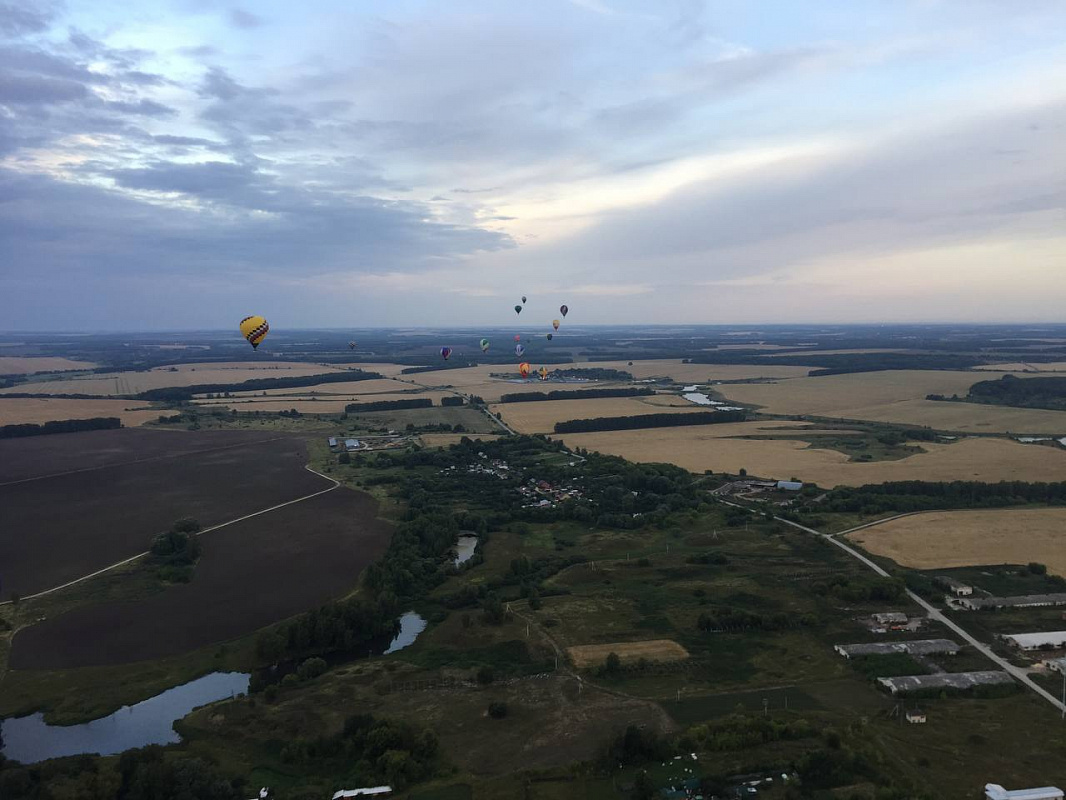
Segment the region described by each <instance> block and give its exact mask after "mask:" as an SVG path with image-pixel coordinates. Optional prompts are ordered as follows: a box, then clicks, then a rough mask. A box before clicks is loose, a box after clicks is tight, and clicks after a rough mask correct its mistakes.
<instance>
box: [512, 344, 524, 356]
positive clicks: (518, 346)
mask: <svg viewBox="0 0 1066 800" xmlns="http://www.w3.org/2000/svg"><path fill="white" fill-rule="evenodd" d="M524 352H526V348H525V346H524V345H521V344H516V345H515V346H514V354H515V355H516V356H521V355H522V353H524Z"/></svg>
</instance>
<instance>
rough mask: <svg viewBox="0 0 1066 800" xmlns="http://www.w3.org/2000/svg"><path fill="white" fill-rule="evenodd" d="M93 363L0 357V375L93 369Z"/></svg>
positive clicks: (63, 359)
mask: <svg viewBox="0 0 1066 800" xmlns="http://www.w3.org/2000/svg"><path fill="white" fill-rule="evenodd" d="M95 366H96V364H93V363H92V362H91V361H71V360H70V359H69V358H56V357H53V356H41V357H34V356H0V375H28V374H29V373H31V372H52V371H55V370H68V369H69V370H75V369H92V368H93V367H95Z"/></svg>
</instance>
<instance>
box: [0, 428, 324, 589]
mask: <svg viewBox="0 0 1066 800" xmlns="http://www.w3.org/2000/svg"><path fill="white" fill-rule="evenodd" d="M277 438H279V439H281V438H285V437H280V436H279V437H277ZM267 441H275V440H273V439H269V440H267ZM236 446H241V445H236ZM218 449H220V450H224V449H226V448H218ZM160 458H169V456H160ZM145 460H146V461H153V460H155V459H145ZM129 463H137V462H129ZM94 469H103V467H95V468H94ZM304 469H306V470H307V471H308V472H313V473H314V474H315V475H318V476H319V477H320V478H325V479H326V480H327V481H329V482H330V483H332V484H333V485H332V486H330V487H329V488H327V489H323V490H322V491H320V492H314V493H312V494H306V495H304V496H303V497H297V498H296V499H295V500H288V501H286V502H284V503H278V504H277V505H275V506H271V507H270V508H264V509H261V510H259V511H253V512H252V513H251V514H245V515H244V516H243V517H237V518H236V519H231V520H227V521H226V522H220V523H219V524H218V525H212V526H211V527H210V528H204V529H203V530H202V531H200V532H199V533H197V534H196V535H197V536H203V535H204V534H205V533H210V532H211V531H217V530H218V529H219V528H225V527H226V526H227V525H234V524H236V523H238V522H244V520H246V519H251V518H252V517H258V516H261V515H262V514H269V513H270V512H271V511H277V510H278V509H279V508H284V507H285V506H291V505H293V504H295V503H302V502H303V501H304V500H310V499H311V498H312V497H318V496H319V495H323V494H326V493H327V492H332V491H333V490H334V489H336V488H337V487H338V486H340V485H341V484H340V481H335V480H334V479H333V478H331V477H329V476H328V475H323V474H322V473H321V472H319V471H318V470H315V469H311V467H309V466H305V467H304ZM73 471H74V472H82V471H84V470H73ZM63 474H66V473H63ZM27 480H36V479H35V478H28V479H27ZM14 483H22V481H14ZM6 485H7V484H0V486H6ZM148 552H149V551H147V550H145V551H144V552H143V553H138V554H137V555H135V556H130V557H129V558H126V559H123V560H122V561H117V562H115V563H114V564H111V565H110V566H107V567H104V568H103V569H98V570H96V572H90V573H89V574H88V575H82V576H81V577H80V578H75V579H74V580H72V581H67V582H66V583H63V584H60V585H59V586H53V587H52V588H51V589H45V590H44V591H43V592H35V593H34V594H29V595H26V596H25V597H23V598H21V600H33V599H34V598H35V597H44V596H45V595H46V594H52V593H54V592H58V591H60V590H61V589H66V588H67V587H69V586H74V585H75V584H78V583H81V582H82V581H87V580H89V579H90V578H95V577H96V576H97V575H103V574H104V573H105V572H110V571H111V570H113V569H117V568H118V567H121V566H124V565H126V564H129V563H130V562H131V561H136V560H137V559H139V558H144V557H145V556H146V555H148ZM11 602H13V601H11V600H3V601H0V606H5V605H8V604H9V603H11Z"/></svg>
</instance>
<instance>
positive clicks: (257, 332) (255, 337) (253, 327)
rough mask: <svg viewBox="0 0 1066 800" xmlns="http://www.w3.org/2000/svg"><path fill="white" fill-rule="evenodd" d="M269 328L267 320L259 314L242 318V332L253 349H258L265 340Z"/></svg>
mask: <svg viewBox="0 0 1066 800" xmlns="http://www.w3.org/2000/svg"><path fill="white" fill-rule="evenodd" d="M269 330H270V326H269V325H267V321H266V320H265V319H263V318H262V317H260V316H258V315H257V314H253V315H252V316H250V317H245V318H244V319H242V320H241V334H242V335H243V336H244V338H245V339H247V340H248V343H249V344H250V345H251V346H252V349H253V350H255V349H258V347H259V343H260V342H262V341H263V339H264V338H265V337H266V335H267V331H269Z"/></svg>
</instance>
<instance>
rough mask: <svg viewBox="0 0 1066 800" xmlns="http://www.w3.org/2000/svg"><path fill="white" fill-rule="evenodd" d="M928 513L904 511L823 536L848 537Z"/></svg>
mask: <svg viewBox="0 0 1066 800" xmlns="http://www.w3.org/2000/svg"><path fill="white" fill-rule="evenodd" d="M926 513H928V512H926V511H904V512H903V513H902V514H896V515H895V516H894V517H885V518H884V519H875V520H874V521H873V522H866V523H864V524H862V525H856V526H855V527H854V528H848V529H847V530H846V531H837V532H836V533H827V534H822V535H824V536H847V535H848V534H849V533H855V531H861V530H863V529H864V528H872V527H873V526H874V525H881V524H883V523H885V522H891V521H892V520H894V519H903V518H904V517H913V516H914V515H915V514H926Z"/></svg>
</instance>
